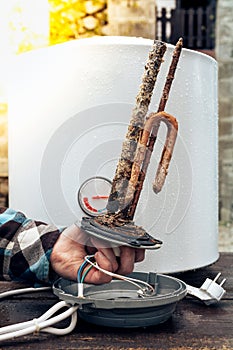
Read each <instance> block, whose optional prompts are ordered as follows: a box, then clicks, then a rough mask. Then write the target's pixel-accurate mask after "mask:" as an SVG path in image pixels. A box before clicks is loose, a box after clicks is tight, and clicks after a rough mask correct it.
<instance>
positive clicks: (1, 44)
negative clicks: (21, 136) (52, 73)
mask: <svg viewBox="0 0 233 350" xmlns="http://www.w3.org/2000/svg"><path fill="white" fill-rule="evenodd" d="M48 43H49V6H48V1H47V0H39V1H38V0H37V1H36V0H34V1H32V0H8V1H6V0H0V103H1V100H3V99H4V96H5V94H6V92H5V89H6V87H5V84H6V79H7V71H8V64H9V59H10V57H11V56H12V55H14V54H17V53H21V52H24V51H28V50H31V49H34V48H38V47H43V46H47V45H48Z"/></svg>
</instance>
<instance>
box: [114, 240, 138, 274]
mask: <svg viewBox="0 0 233 350" xmlns="http://www.w3.org/2000/svg"><path fill="white" fill-rule="evenodd" d="M120 250H121V256H120V266H119V269H118V270H117V273H119V274H122V275H128V274H130V273H131V272H132V271H133V269H134V262H135V249H134V248H130V247H120Z"/></svg>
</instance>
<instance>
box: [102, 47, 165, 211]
mask: <svg viewBox="0 0 233 350" xmlns="http://www.w3.org/2000/svg"><path fill="white" fill-rule="evenodd" d="M166 48H167V46H166V44H165V43H163V42H161V41H155V42H154V45H153V47H152V50H151V51H150V53H149V58H148V61H147V63H146V65H145V70H144V74H143V77H142V83H141V86H140V90H139V93H138V95H137V97H136V105H135V107H134V109H133V111H132V116H131V120H130V123H129V126H128V131H127V134H126V137H125V141H124V142H123V146H122V152H121V156H120V159H119V162H118V165H117V169H116V173H115V176H114V179H113V183H112V188H111V193H110V196H109V200H108V204H107V210H108V212H109V213H112V214H114V213H116V212H118V213H121V214H122V216H123V217H124V216H125V210H126V207H125V197H126V193H127V190H128V183H129V179H130V177H131V170H132V165H133V161H134V157H135V151H136V147H137V143H138V141H139V139H140V136H141V133H142V129H143V126H144V122H145V118H146V114H147V112H148V107H149V104H150V101H151V97H152V94H153V90H154V86H155V82H156V80H157V75H158V73H159V69H160V66H161V63H162V61H163V56H164V53H165V51H166Z"/></svg>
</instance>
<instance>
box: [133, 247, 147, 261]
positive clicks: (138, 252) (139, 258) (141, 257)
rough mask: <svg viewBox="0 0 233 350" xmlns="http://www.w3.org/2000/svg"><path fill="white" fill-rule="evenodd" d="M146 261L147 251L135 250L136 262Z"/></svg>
mask: <svg viewBox="0 0 233 350" xmlns="http://www.w3.org/2000/svg"><path fill="white" fill-rule="evenodd" d="M144 259H145V249H135V262H141V261H143V260H144Z"/></svg>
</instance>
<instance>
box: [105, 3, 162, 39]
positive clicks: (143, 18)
mask: <svg viewBox="0 0 233 350" xmlns="http://www.w3.org/2000/svg"><path fill="white" fill-rule="evenodd" d="M155 23H156V16H155V0H108V25H107V26H106V27H104V28H103V32H104V34H107V35H123V36H139V37H144V38H149V39H154V38H155Z"/></svg>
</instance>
